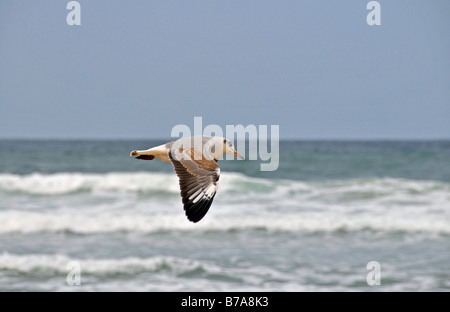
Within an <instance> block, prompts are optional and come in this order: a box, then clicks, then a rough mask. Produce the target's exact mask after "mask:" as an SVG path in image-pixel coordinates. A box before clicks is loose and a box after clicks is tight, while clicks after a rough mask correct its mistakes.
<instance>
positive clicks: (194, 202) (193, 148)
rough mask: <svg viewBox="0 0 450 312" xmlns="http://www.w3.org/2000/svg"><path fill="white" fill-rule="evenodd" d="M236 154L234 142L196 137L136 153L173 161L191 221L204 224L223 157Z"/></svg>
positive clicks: (216, 186) (149, 157)
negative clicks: (203, 219)
mask: <svg viewBox="0 0 450 312" xmlns="http://www.w3.org/2000/svg"><path fill="white" fill-rule="evenodd" d="M225 154H232V155H235V156H238V157H240V158H241V159H244V158H243V157H242V156H241V155H239V154H238V152H236V149H235V148H234V146H233V143H231V141H230V140H228V139H225V138H222V137H207V136H193V137H186V138H181V139H179V140H176V141H171V142H168V143H165V144H162V145H159V146H156V147H153V148H150V149H148V150H141V151H132V152H131V153H130V156H134V157H136V159H144V160H152V159H154V158H155V157H156V158H158V159H161V160H162V161H166V162H171V163H172V165H173V167H174V169H175V173H176V174H177V176H178V179H179V182H180V191H181V197H182V199H183V206H184V210H185V213H186V216H187V218H188V219H189V220H190V221H192V222H198V221H200V220H201V219H202V218H203V217H204V216H205V214H206V213H207V212H208V210H209V207H211V204H212V202H213V199H214V196H215V195H216V192H217V189H218V187H219V177H220V167H219V166H218V165H217V161H218V160H219V158H220V157H221V156H222V155H225Z"/></svg>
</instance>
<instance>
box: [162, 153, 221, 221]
mask: <svg viewBox="0 0 450 312" xmlns="http://www.w3.org/2000/svg"><path fill="white" fill-rule="evenodd" d="M194 152H195V151H194V150H193V149H192V150H184V151H183V153H184V154H185V155H186V156H187V159H185V158H181V159H180V160H177V159H176V158H175V157H174V156H173V155H172V152H171V151H169V152H168V154H169V159H170V161H171V162H172V164H173V167H174V169H175V172H176V174H177V176H178V178H179V181H180V190H181V197H182V198H183V205H184V210H185V212H186V216H187V218H188V219H189V220H190V221H192V222H198V221H200V220H201V219H202V218H203V217H204V216H205V214H206V213H207V212H208V210H209V207H211V204H212V202H213V200H214V197H215V195H216V191H217V188H218V181H219V177H220V168H219V166H218V165H217V164H216V162H215V161H213V160H207V159H201V160H196V159H194V157H193V155H194Z"/></svg>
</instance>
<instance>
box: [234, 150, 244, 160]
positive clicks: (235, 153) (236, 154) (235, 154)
mask: <svg viewBox="0 0 450 312" xmlns="http://www.w3.org/2000/svg"><path fill="white" fill-rule="evenodd" d="M234 156H237V157H239V158H240V159H244V157H242V156H241V155H239V154H238V152H236V151H234Z"/></svg>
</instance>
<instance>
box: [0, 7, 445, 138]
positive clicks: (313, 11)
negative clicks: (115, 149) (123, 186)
mask: <svg viewBox="0 0 450 312" xmlns="http://www.w3.org/2000/svg"><path fill="white" fill-rule="evenodd" d="M68 2H69V1H68V0H67V1H66V0H33V1H20V0H2V1H1V2H0V137H2V138H47V137H51V138H168V137H170V131H171V129H172V127H173V126H175V125H176V124H180V123H181V124H187V125H190V126H191V125H192V124H193V117H194V116H202V117H203V123H204V125H206V124H219V125H221V126H225V125H226V124H243V125H248V124H255V125H260V124H265V125H274V124H275V125H279V126H280V135H281V138H300V139H333V138H338V139H346V138H348V139H354V138H358V139H364V138H370V139H373V138H387V139H395V138H406V139H413V138H419V139H423V138H450V59H449V58H450V35H449V31H450V18H449V13H450V1H448V0H443V1H438V0H433V1H425V0H423V1H414V0H407V1H406V0H405V1H399V0H397V1H386V0H380V1H379V3H380V4H381V26H369V25H368V24H367V23H366V16H367V14H368V13H369V11H368V10H367V9H366V5H367V3H368V2H369V1H366V0H346V1H336V0H329V1H325V0H324V1H317V0H308V1H306V0H305V1H300V0H293V1H284V0H280V1H273V0H272V1H263V0H254V1H249V0H239V1H238V0H216V1H214V0H205V1H197V0H192V1H186V0H183V1H167V0H164V1H163V0H159V1H149V0H141V1H137V0H131V1H125V0H123V1H113V0H108V1H104V0H80V1H79V3H80V5H81V26H69V25H68V24H67V23H66V16H67V14H68V13H69V10H67V9H66V5H67V3H68Z"/></svg>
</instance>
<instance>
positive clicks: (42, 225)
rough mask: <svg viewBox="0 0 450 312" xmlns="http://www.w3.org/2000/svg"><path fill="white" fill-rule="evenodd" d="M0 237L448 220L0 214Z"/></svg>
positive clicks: (432, 225) (400, 225) (386, 227)
mask: <svg viewBox="0 0 450 312" xmlns="http://www.w3.org/2000/svg"><path fill="white" fill-rule="evenodd" d="M0 219H1V220H2V226H1V227H0V234H9V233H22V234H32V233H56V232H71V233H77V234H101V233H113V232H138V233H149V234H150V233H158V232H164V231H188V232H204V231H221V232H229V231H244V230H265V231H283V232H307V233H308V232H312V233H314V232H335V231H340V232H342V231H344V232H358V231H363V230H371V231H379V232H404V233H432V234H442V235H450V221H449V220H448V219H443V218H429V217H428V218H426V217H424V218H421V219H417V218H411V217H410V218H408V217H404V218H394V217H392V216H368V215H363V216H353V217H350V216H348V215H344V216H338V215H336V214H332V215H330V216H327V215H326V214H310V213H305V214H298V215H288V216H276V215H275V214H266V215H263V216H259V217H253V216H252V217H246V216H241V217H232V216H212V217H210V218H208V219H205V220H202V222H200V223H198V224H193V223H190V222H188V221H187V220H186V219H185V217H184V215H183V213H182V212H181V211H180V213H179V214H178V215H176V216H166V215H155V216H150V215H111V214H102V215H97V216H92V215H90V216H87V215H75V214H57V215H55V214H39V213H33V212H13V211H6V212H1V213H0Z"/></svg>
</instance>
